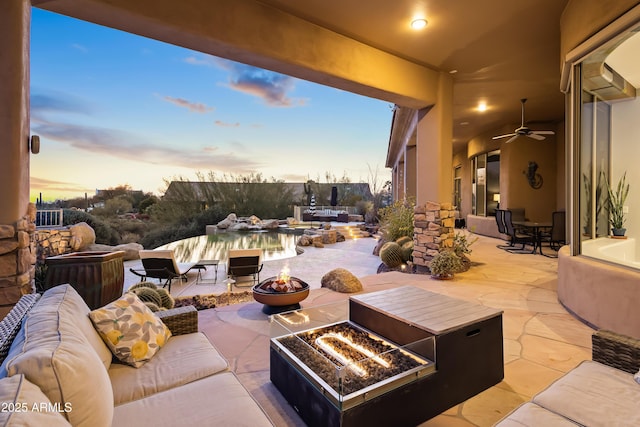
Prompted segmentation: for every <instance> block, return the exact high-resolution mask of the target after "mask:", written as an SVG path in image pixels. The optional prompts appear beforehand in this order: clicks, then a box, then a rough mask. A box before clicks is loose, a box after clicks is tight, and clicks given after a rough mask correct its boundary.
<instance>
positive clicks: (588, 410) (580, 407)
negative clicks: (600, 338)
mask: <svg viewBox="0 0 640 427" xmlns="http://www.w3.org/2000/svg"><path fill="white" fill-rule="evenodd" d="M533 402H535V403H537V404H538V405H540V406H542V407H544V408H546V409H548V410H550V411H553V412H555V413H557V414H559V415H562V416H564V417H566V418H569V419H571V420H573V421H575V422H577V423H579V424H582V425H588V426H593V427H597V426H611V425H630V426H632V425H635V426H637V425H640V411H639V410H638V408H639V406H638V402H640V387H638V384H636V382H635V381H634V380H633V375H632V374H629V373H626V372H623V371H621V370H618V369H615V368H612V367H610V366H606V365H603V364H601V363H598V362H592V361H585V362H582V363H581V364H580V365H578V367H576V368H575V369H572V370H571V371H569V372H568V373H567V374H566V375H564V376H562V377H560V378H559V379H558V380H556V381H555V382H554V383H553V384H551V385H550V386H549V387H547V389H546V390H544V391H542V392H540V393H538V394H537V395H536V396H534V398H533Z"/></svg>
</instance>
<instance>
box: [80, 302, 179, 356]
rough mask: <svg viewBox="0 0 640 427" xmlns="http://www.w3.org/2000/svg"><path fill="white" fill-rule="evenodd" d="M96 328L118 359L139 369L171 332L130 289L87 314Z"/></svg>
mask: <svg viewBox="0 0 640 427" xmlns="http://www.w3.org/2000/svg"><path fill="white" fill-rule="evenodd" d="M89 317H90V318H91V321H92V322H93V324H94V326H95V328H96V330H97V331H98V332H99V333H100V336H101V337H102V339H103V340H104V342H105V343H106V344H107V346H108V347H109V349H111V352H112V353H113V354H114V356H115V357H116V358H118V360H120V361H122V362H124V363H127V364H129V365H131V366H133V367H136V368H139V367H140V366H142V365H144V364H145V363H146V362H148V361H149V360H151V358H152V357H153V355H154V354H156V353H157V352H158V350H159V349H160V348H161V347H162V346H163V345H164V344H165V343H166V342H167V340H168V339H169V338H170V337H171V331H170V330H169V328H167V327H166V325H165V324H164V323H162V321H161V320H160V319H159V318H158V317H156V315H154V314H153V312H152V311H151V310H150V309H149V308H148V307H147V306H146V305H145V304H144V303H143V302H142V301H140V299H139V298H138V296H137V295H136V294H134V293H132V292H127V293H126V294H124V295H123V296H122V297H120V298H119V299H118V300H116V301H114V302H112V303H109V304H107V305H106V306H104V307H102V308H99V309H96V310H93V311H92V312H90V313H89Z"/></svg>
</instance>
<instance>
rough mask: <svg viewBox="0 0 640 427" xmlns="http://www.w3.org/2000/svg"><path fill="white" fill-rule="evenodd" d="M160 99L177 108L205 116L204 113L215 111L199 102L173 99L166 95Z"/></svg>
mask: <svg viewBox="0 0 640 427" xmlns="http://www.w3.org/2000/svg"><path fill="white" fill-rule="evenodd" d="M162 99H163V100H165V101H167V102H170V103H172V104H174V105H177V106H178V107H182V108H186V109H187V110H189V111H191V112H193V113H200V114H205V113H208V112H209V111H213V110H215V108H213V107H209V106H207V105H206V104H202V103H200V102H191V101H189V100H187V99H184V98H174V97H172V96H168V95H167V96H163V97H162Z"/></svg>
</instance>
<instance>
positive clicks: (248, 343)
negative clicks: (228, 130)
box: [125, 236, 593, 427]
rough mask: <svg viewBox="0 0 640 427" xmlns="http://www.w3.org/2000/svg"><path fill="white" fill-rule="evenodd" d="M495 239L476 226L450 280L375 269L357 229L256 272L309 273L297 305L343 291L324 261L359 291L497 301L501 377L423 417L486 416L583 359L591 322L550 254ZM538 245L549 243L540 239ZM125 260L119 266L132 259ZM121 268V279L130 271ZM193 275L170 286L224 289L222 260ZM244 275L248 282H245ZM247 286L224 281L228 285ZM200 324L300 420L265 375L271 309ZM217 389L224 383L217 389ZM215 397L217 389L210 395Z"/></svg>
mask: <svg viewBox="0 0 640 427" xmlns="http://www.w3.org/2000/svg"><path fill="white" fill-rule="evenodd" d="M498 244H504V242H503V241H501V240H498V239H493V238H489V237H482V236H480V238H479V240H478V241H477V242H476V243H475V244H474V245H473V246H472V247H471V249H472V250H473V252H472V253H471V254H470V258H471V260H472V262H473V266H472V268H471V269H470V270H469V271H467V272H465V273H460V274H456V276H455V278H454V279H453V280H447V281H438V280H434V279H432V278H431V277H429V276H427V275H419V274H405V273H400V272H389V273H382V274H376V271H377V267H378V265H379V264H380V259H379V258H378V257H376V256H373V255H372V251H373V248H374V247H375V245H376V240H375V239H373V238H364V239H356V240H348V241H346V242H341V243H336V244H333V245H327V246H325V247H324V248H304V249H305V253H304V254H302V255H298V256H297V257H294V258H289V259H286V260H278V261H270V262H267V263H265V265H264V268H263V271H262V272H261V274H260V277H261V278H267V277H270V276H275V275H277V273H278V272H279V271H280V269H281V268H282V266H283V265H285V264H287V265H288V266H289V268H290V269H291V274H292V275H294V276H297V277H300V278H301V279H303V280H305V281H306V282H307V283H309V285H310V288H311V292H310V295H309V297H308V298H307V299H306V300H305V301H303V302H302V305H303V307H309V306H314V305H321V304H327V303H330V302H335V301H341V300H345V299H347V298H348V297H349V294H341V293H337V292H334V291H331V290H328V289H326V288H321V286H320V280H321V278H322V276H323V275H324V274H325V273H327V272H328V271H330V270H332V269H334V268H337V267H342V268H346V269H348V270H349V271H351V272H352V273H354V274H355V275H356V276H357V277H359V278H360V280H361V282H362V284H363V287H364V291H363V292H375V291H378V290H383V289H389V288H393V287H398V286H405V285H411V286H417V287H420V288H424V289H427V290H430V291H432V292H437V293H440V294H444V295H448V296H451V297H455V298H460V299H463V300H467V301H472V302H475V303H479V304H483V305H486V306H489V307H493V308H498V309H501V310H503V334H504V364H505V377H504V380H503V381H501V382H500V383H499V384H497V385H495V386H493V387H491V388H489V389H488V390H486V391H484V392H482V393H480V394H478V395H477V396H475V397H473V398H471V399H469V400H467V401H465V402H463V403H461V404H459V405H456V406H454V407H453V408H450V409H449V410H447V411H445V412H444V413H443V414H441V415H439V416H437V417H435V418H433V419H431V420H429V421H427V422H425V423H423V424H422V426H428V427H436V426H452V427H465V426H491V425H493V424H494V423H495V422H497V421H498V420H500V419H501V418H502V417H504V416H505V415H506V414H507V413H509V412H510V411H511V410H512V409H514V408H515V407H517V406H518V405H519V404H521V403H522V402H525V401H527V400H529V399H530V398H531V397H532V396H533V395H534V394H536V393H538V392H539V391H541V390H542V389H544V388H545V387H547V386H548V385H549V384H550V383H551V382H553V381H554V380H555V379H557V378H559V377H560V376H562V375H563V374H564V373H565V372H567V371H569V370H570V369H572V368H573V367H575V366H576V365H578V364H579V363H580V362H581V361H582V360H586V359H590V358H591V334H592V333H593V330H592V329H591V328H590V327H588V326H586V325H584V324H583V323H581V322H580V321H579V320H577V319H576V318H575V317H573V316H572V315H571V314H569V313H568V312H567V311H566V310H565V309H564V308H563V306H562V305H561V304H560V303H559V302H558V300H557V293H556V285H557V260H556V259H554V258H548V257H543V256H540V255H531V254H511V253H508V252H506V251H504V250H501V249H498V248H496V245H498ZM544 250H545V253H550V254H552V253H554V252H553V251H552V250H551V249H549V248H544ZM135 263H136V261H130V262H127V264H128V265H127V266H126V268H125V270H126V271H128V267H129V266H131V265H135ZM132 276H133V275H131V274H127V278H126V283H125V287H128V286H130V285H131V284H132V283H135V281H137V280H136V279H135V276H133V277H132ZM204 278H205V281H200V282H199V283H196V279H195V275H190V280H189V281H188V282H187V283H177V282H174V284H173V286H172V294H173V295H174V296H178V295H196V294H207V293H222V292H227V291H228V290H229V288H228V285H227V284H226V283H225V282H224V279H225V278H226V272H225V270H224V266H220V268H219V270H218V276H217V279H216V278H215V275H214V272H213V269H211V268H210V269H208V270H207V271H206V272H205V275H204ZM246 284H247V285H250V283H246ZM247 289H250V288H238V287H236V286H233V287H232V291H233V292H237V291H240V290H247ZM199 325H200V330H201V331H202V332H204V334H205V335H206V336H207V337H208V338H209V340H210V341H211V342H212V343H213V345H214V346H215V347H216V348H217V349H218V350H219V351H220V353H221V354H222V355H223V356H224V357H225V358H226V359H227V360H228V361H229V369H230V370H232V371H233V372H235V374H236V375H237V377H238V378H239V379H240V381H241V382H242V383H243V384H244V386H245V387H246V388H247V389H248V390H249V392H250V393H251V394H252V395H253V397H254V398H255V399H256V400H257V401H258V402H259V403H260V405H261V406H262V407H263V408H264V410H265V412H266V413H267V414H268V415H269V417H271V419H272V421H273V422H274V423H275V425H276V426H304V422H303V421H302V420H301V419H300V417H299V416H298V415H297V413H296V412H295V410H294V409H293V408H292V407H291V406H290V405H289V404H288V403H287V402H286V400H285V399H284V398H283V397H282V395H281V394H280V392H279V391H278V390H277V389H276V388H275V387H274V386H273V384H271V382H270V381H269V340H270V332H269V318H268V316H267V315H265V314H263V313H262V305H261V304H259V303H257V302H248V303H243V304H235V305H228V306H222V307H216V308H214V309H208V310H202V311H200V312H199ZM220 393H224V390H220ZM211 398H212V399H215V395H212V396H211Z"/></svg>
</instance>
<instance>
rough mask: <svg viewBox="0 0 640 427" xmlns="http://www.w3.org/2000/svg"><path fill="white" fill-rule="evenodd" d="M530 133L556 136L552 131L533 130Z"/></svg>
mask: <svg viewBox="0 0 640 427" xmlns="http://www.w3.org/2000/svg"><path fill="white" fill-rule="evenodd" d="M532 132H533V133H535V134H538V135H555V134H556V133H555V132H554V131H552V130H534V131H532Z"/></svg>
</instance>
